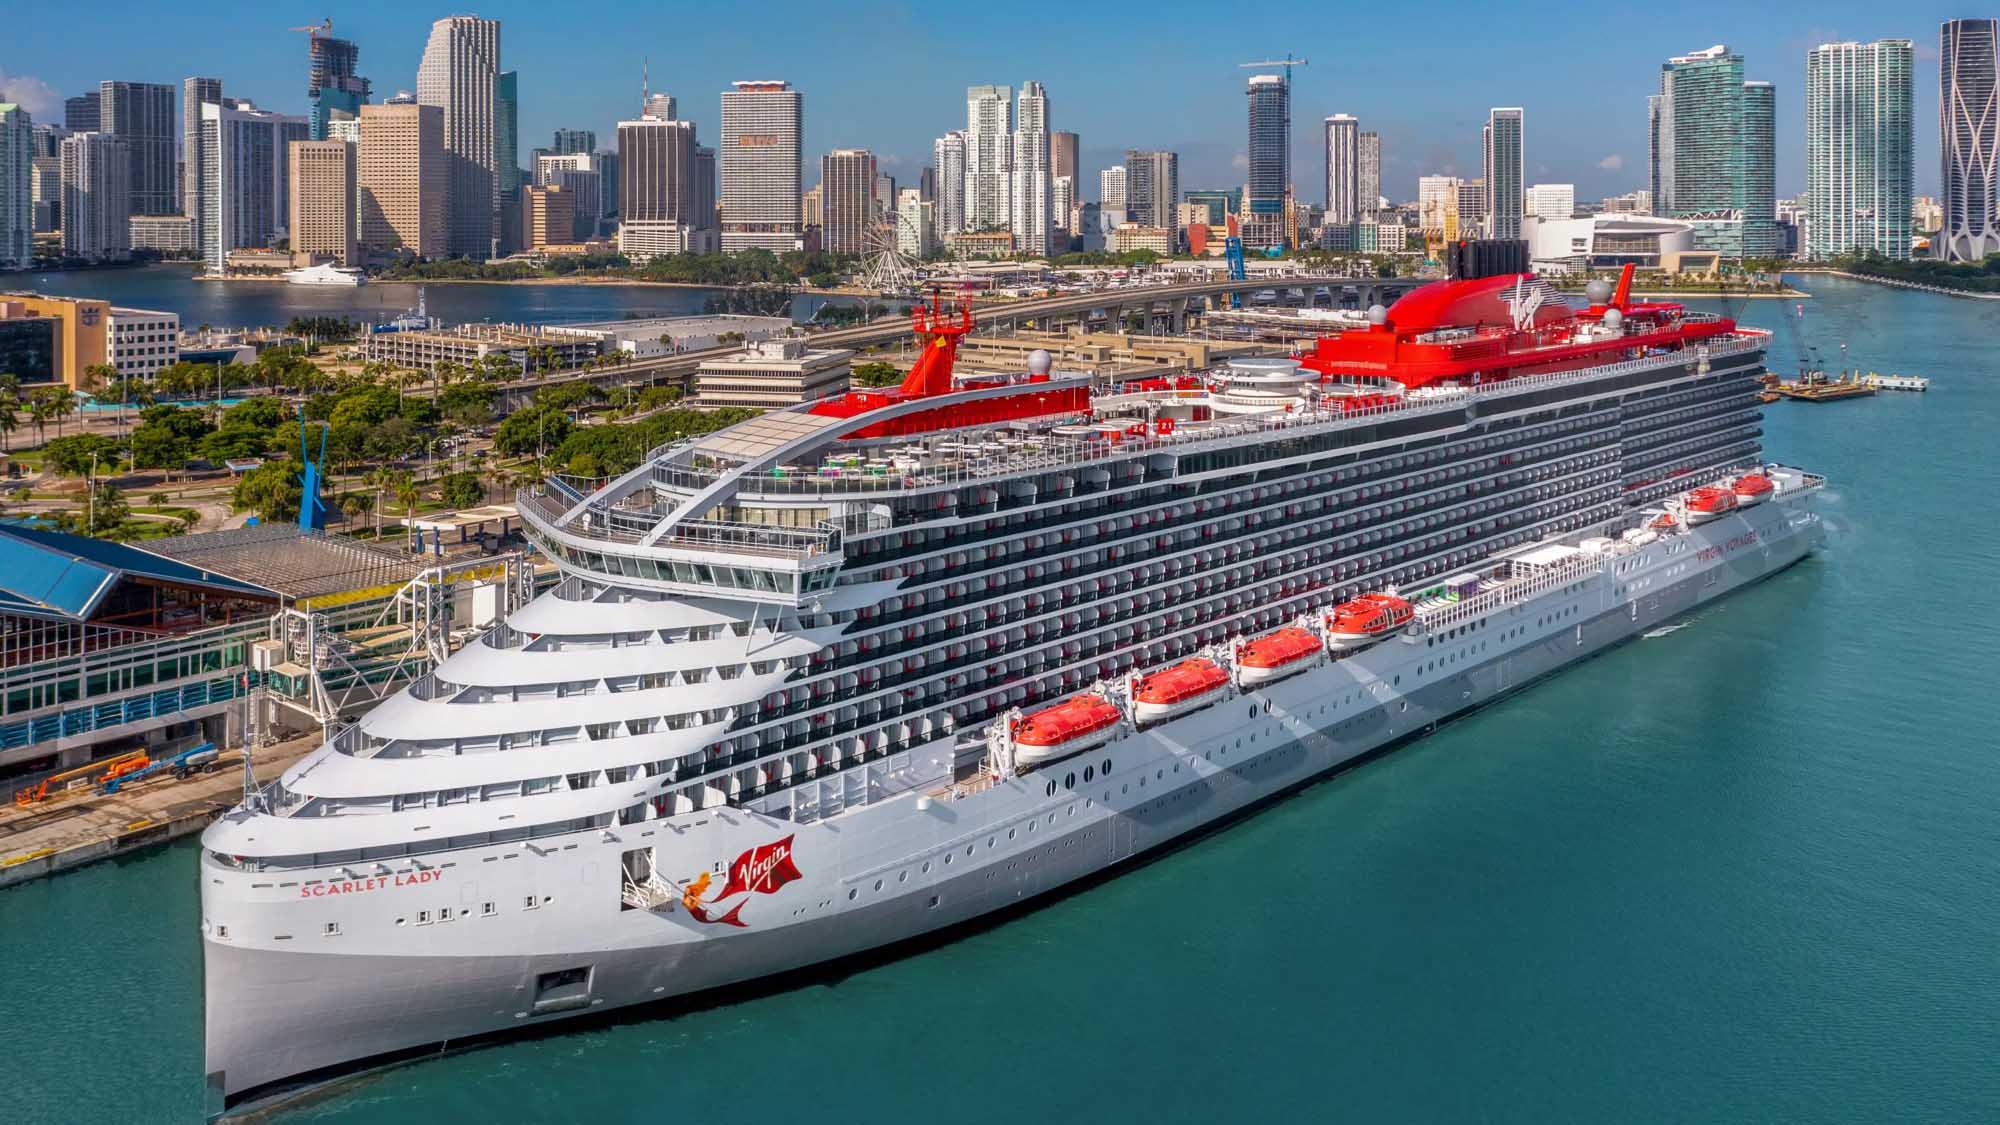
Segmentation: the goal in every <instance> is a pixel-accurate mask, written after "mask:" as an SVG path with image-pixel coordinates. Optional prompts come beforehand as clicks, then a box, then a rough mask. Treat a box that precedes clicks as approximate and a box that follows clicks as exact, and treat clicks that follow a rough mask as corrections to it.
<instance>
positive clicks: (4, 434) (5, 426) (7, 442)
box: [0, 396, 21, 452]
mask: <svg viewBox="0 0 2000 1125" xmlns="http://www.w3.org/2000/svg"><path fill="white" fill-rule="evenodd" d="M14 406H15V403H14V400H13V398H12V397H11V396H0V452H4V451H6V450H10V449H12V448H13V447H14V440H13V439H14V431H15V430H18V429H20V428H21V416H20V415H19V414H16V413H14Z"/></svg>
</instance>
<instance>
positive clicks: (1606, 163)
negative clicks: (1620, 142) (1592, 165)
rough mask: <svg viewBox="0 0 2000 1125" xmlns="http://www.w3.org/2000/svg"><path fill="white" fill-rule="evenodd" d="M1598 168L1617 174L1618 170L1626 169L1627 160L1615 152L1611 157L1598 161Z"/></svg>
mask: <svg viewBox="0 0 2000 1125" xmlns="http://www.w3.org/2000/svg"><path fill="white" fill-rule="evenodd" d="M1597 166H1598V167H1599V168H1602V169H1604V170H1605V171H1607V172H1616V171H1617V170H1618V169H1620V168H1623V167H1625V158H1624V157H1622V156H1620V155H1618V154H1617V153H1615V152H1614V153H1612V154H1611V155H1610V156H1607V157H1605V158H1604V159H1602V160H1600V161H1598V162H1597Z"/></svg>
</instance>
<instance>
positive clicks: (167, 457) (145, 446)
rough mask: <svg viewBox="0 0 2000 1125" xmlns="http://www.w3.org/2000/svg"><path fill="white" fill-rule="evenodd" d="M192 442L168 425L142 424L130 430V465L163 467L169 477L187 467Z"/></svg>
mask: <svg viewBox="0 0 2000 1125" xmlns="http://www.w3.org/2000/svg"><path fill="white" fill-rule="evenodd" d="M193 453H194V444H193V443H192V442H190V441H188V439H186V438H184V437H182V436H181V435H180V434H178V433H176V432H175V431H174V429H173V428H172V427H170V426H160V425H153V424H150V423H147V424H142V425H140V426H139V427H138V428H137V429H135V430H133V431H132V467H133V468H135V469H164V470H166V472H167V473H168V476H169V478H170V479H171V476H172V474H173V473H175V472H178V471H180V470H181V469H184V468H186V467H187V462H188V458H189V457H190V456H192V455H193Z"/></svg>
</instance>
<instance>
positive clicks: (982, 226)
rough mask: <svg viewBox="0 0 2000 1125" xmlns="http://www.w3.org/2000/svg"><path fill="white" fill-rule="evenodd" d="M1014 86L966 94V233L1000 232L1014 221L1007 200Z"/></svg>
mask: <svg viewBox="0 0 2000 1125" xmlns="http://www.w3.org/2000/svg"><path fill="white" fill-rule="evenodd" d="M1013 96H1014V89H1013V87H1011V86H972V87H969V88H968V89H967V90H966V91H965V229H966V230H1000V229H1004V228H1005V227H1006V226H1007V223H1008V221H1009V220H1010V219H1011V218H1012V217H1013V209H1012V207H1011V206H1010V204H1009V202H1008V199H1007V190H1008V188H1009V186H1010V180H1009V176H1008V173H1009V171H1010V168H1009V165H1010V163H1011V162H1012V160H1013V157H1014V147H1013V144H1012V142H1011V134H1012V133H1013V131H1014V123H1013V108H1014V106H1013Z"/></svg>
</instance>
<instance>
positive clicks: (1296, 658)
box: [1236, 625, 1326, 690]
mask: <svg viewBox="0 0 2000 1125" xmlns="http://www.w3.org/2000/svg"><path fill="white" fill-rule="evenodd" d="M1325 650H1326V645H1325V644H1323V643H1322V642H1321V641H1320V639H1319V638H1318V637H1315V636H1313V635H1312V634H1311V633H1309V632H1307V631H1305V630H1304V629H1301V628H1298V627H1297V626H1295V625H1287V626H1285V627H1284V628H1282V629H1279V630H1278V631H1277V632H1275V633H1266V634H1264V635H1263V636H1261V637H1258V638H1257V639H1256V640H1254V641H1251V642H1250V643H1249V644H1246V645H1244V646H1243V650H1242V651H1241V652H1239V653H1237V655H1236V668H1237V671H1238V674H1239V675H1240V676H1241V677H1242V680H1243V687H1244V688H1245V689H1246V690H1247V689H1250V688H1258V687H1263V686H1264V685H1265V684H1274V683H1277V682H1278V681H1279V680H1282V679H1284V678H1285V677H1286V676H1295V675H1297V674H1298V673H1300V672H1303V671H1305V670H1306V669H1308V668H1310V667H1312V666H1313V662H1314V661H1316V660H1318V659H1319V654H1320V653H1322V652H1324V651H1325Z"/></svg>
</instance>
